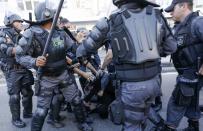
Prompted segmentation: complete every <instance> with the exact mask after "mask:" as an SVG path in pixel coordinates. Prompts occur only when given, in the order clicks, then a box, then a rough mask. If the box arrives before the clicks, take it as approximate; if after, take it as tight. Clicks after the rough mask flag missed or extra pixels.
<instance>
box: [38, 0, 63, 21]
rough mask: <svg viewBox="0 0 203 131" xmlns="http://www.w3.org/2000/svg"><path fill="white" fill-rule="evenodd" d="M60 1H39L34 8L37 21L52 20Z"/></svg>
mask: <svg viewBox="0 0 203 131" xmlns="http://www.w3.org/2000/svg"><path fill="white" fill-rule="evenodd" d="M58 3H59V1H58V0H54V3H53V1H51V0H45V1H44V2H41V3H39V4H38V5H37V6H36V7H35V9H34V13H35V19H36V22H37V23H42V22H46V21H49V20H52V19H53V18H54V15H55V13H56V9H57V6H58Z"/></svg>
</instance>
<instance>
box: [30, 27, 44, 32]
mask: <svg viewBox="0 0 203 131" xmlns="http://www.w3.org/2000/svg"><path fill="white" fill-rule="evenodd" d="M30 29H31V31H33V32H35V33H37V34H41V33H43V30H42V29H41V28H40V27H39V26H31V27H30Z"/></svg>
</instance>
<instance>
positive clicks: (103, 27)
mask: <svg viewBox="0 0 203 131" xmlns="http://www.w3.org/2000/svg"><path fill="white" fill-rule="evenodd" d="M96 27H97V28H98V29H99V30H100V31H101V32H108V31H109V24H108V19H107V18H106V17H104V18H101V19H100V20H99V21H98V22H97V24H96Z"/></svg>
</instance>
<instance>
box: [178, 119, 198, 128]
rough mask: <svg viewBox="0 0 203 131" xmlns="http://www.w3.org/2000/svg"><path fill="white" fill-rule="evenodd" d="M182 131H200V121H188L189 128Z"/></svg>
mask: <svg viewBox="0 0 203 131" xmlns="http://www.w3.org/2000/svg"><path fill="white" fill-rule="evenodd" d="M182 131H199V121H192V120H190V119H189V120H188V127H187V128H185V129H183V130H182Z"/></svg>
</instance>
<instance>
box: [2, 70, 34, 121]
mask: <svg viewBox="0 0 203 131" xmlns="http://www.w3.org/2000/svg"><path fill="white" fill-rule="evenodd" d="M6 82H7V86H8V94H9V95H10V99H9V105H10V110H11V114H12V120H19V119H20V98H21V96H20V93H21V94H22V104H23V107H24V110H23V113H24V114H25V115H26V114H30V113H32V96H33V90H32V87H31V85H32V84H33V83H34V78H33V76H32V73H31V71H29V70H25V69H21V70H10V71H8V72H7V73H6Z"/></svg>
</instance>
